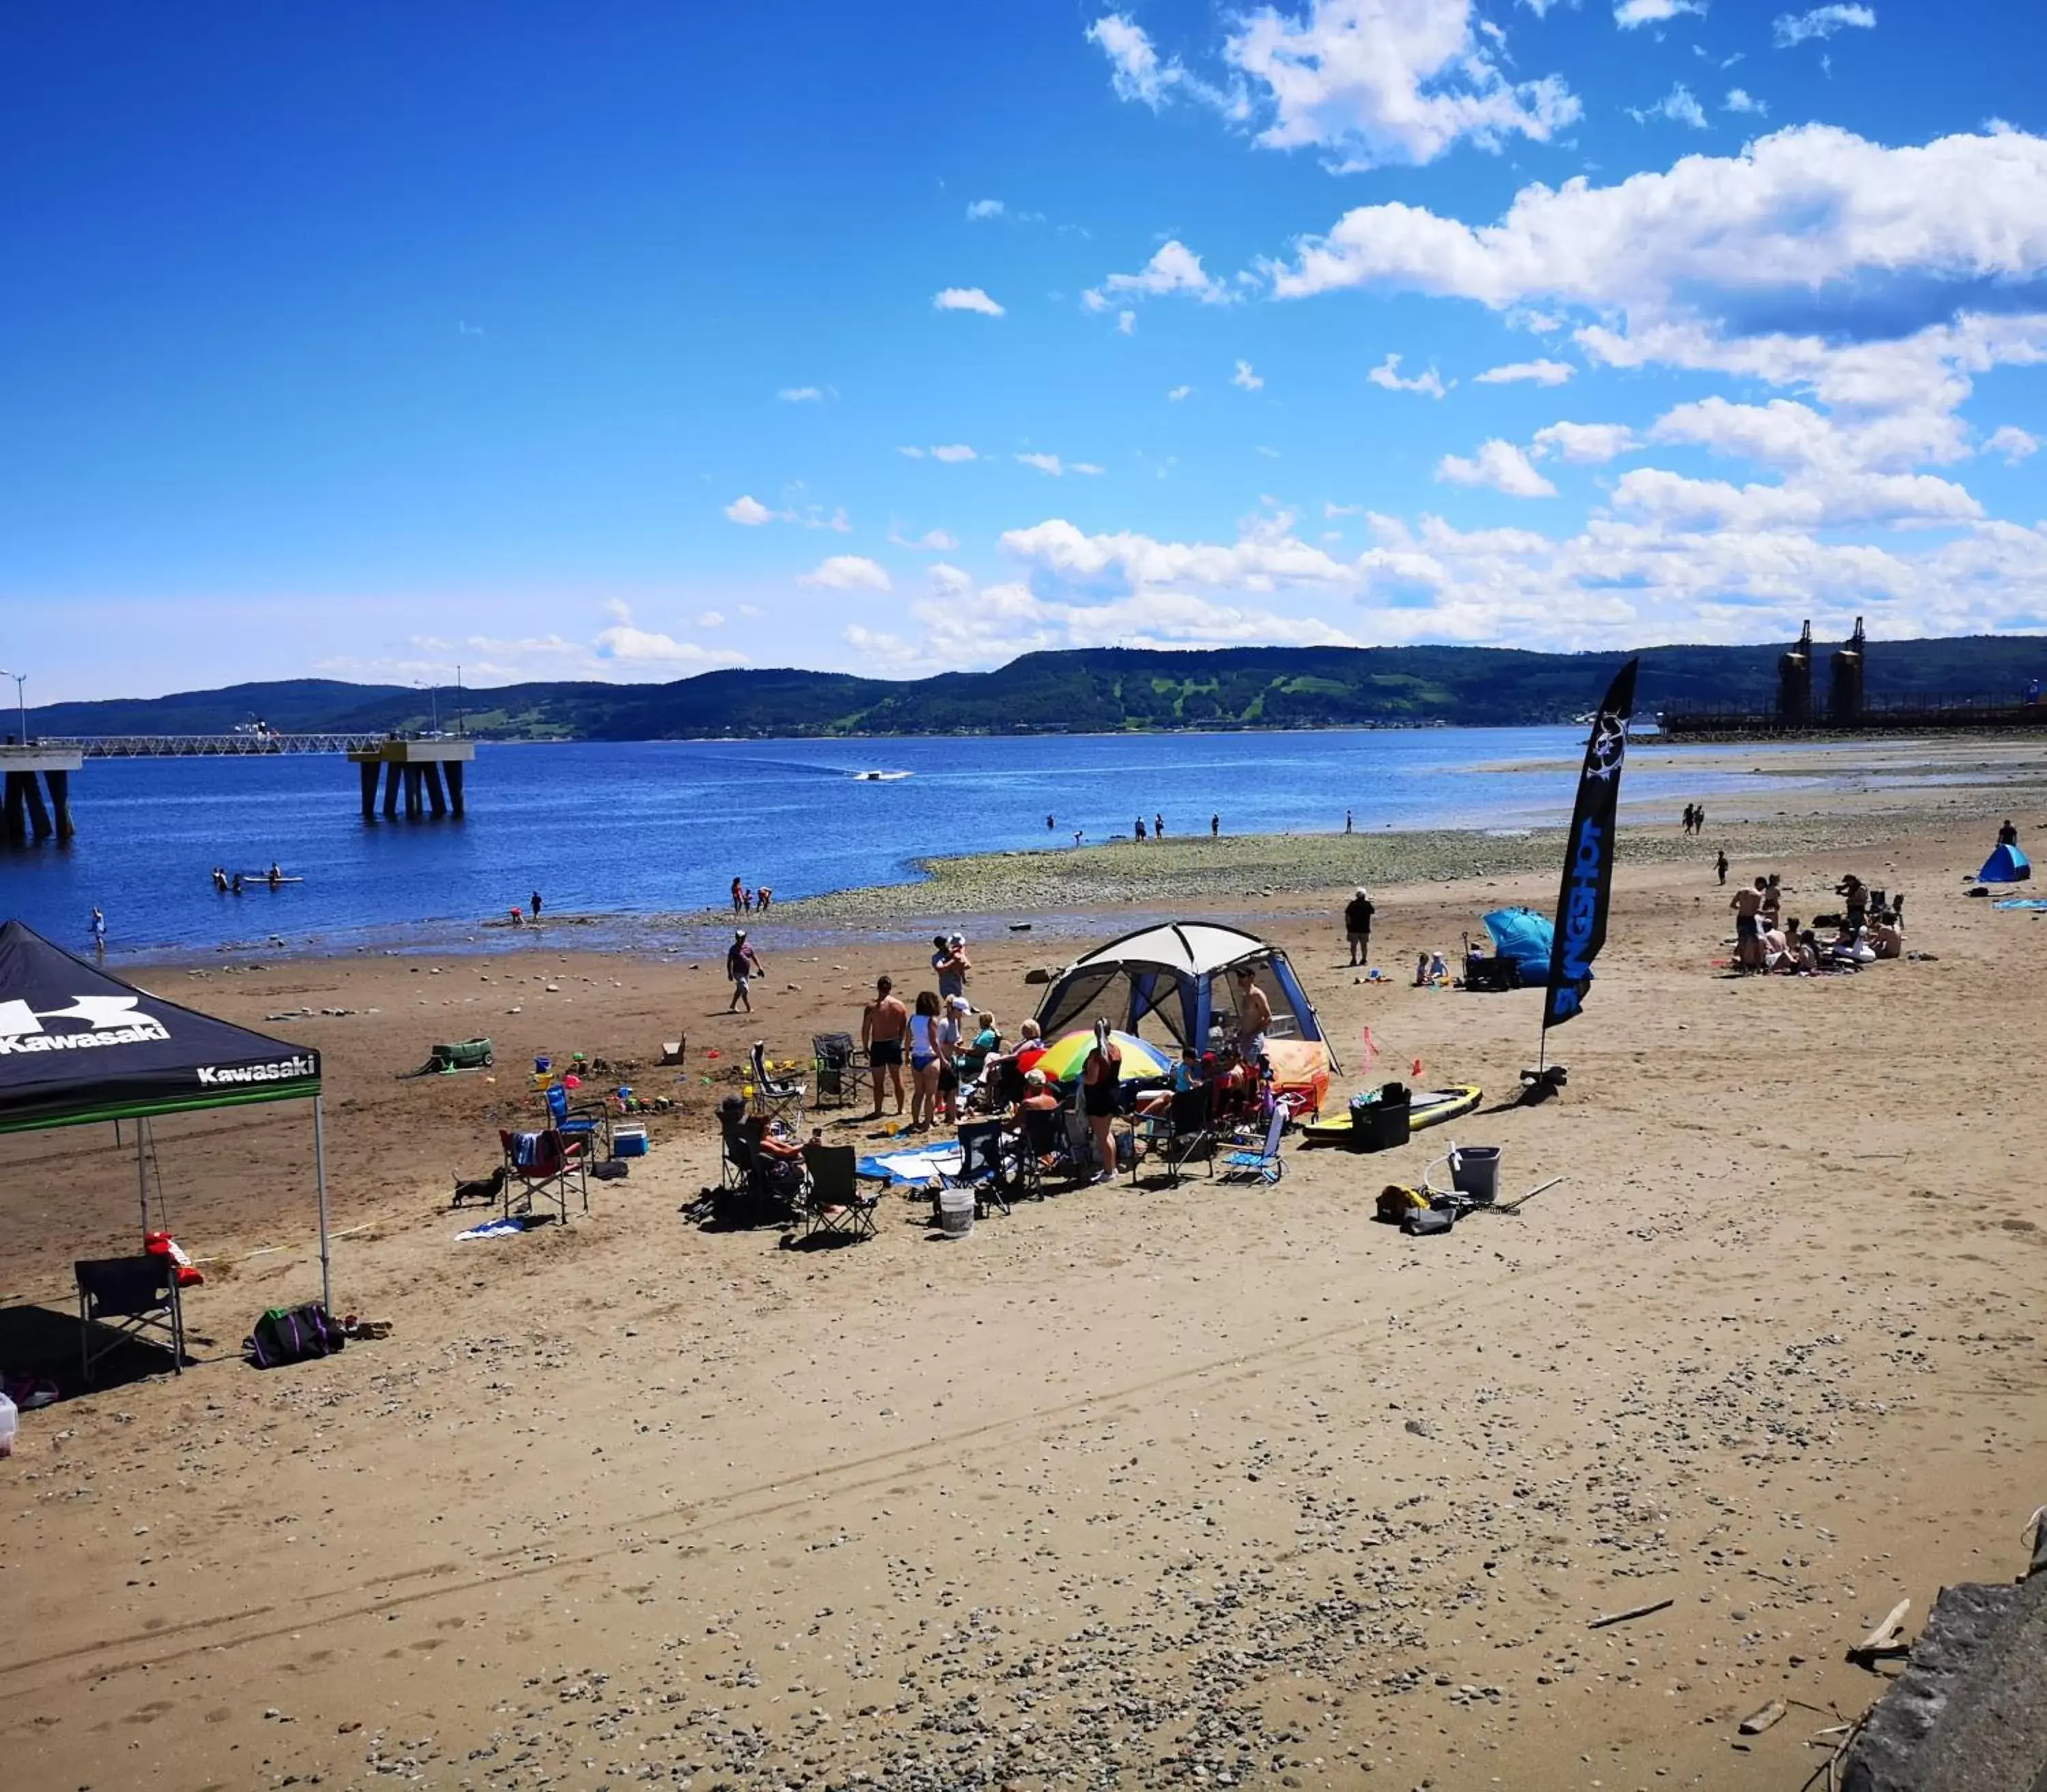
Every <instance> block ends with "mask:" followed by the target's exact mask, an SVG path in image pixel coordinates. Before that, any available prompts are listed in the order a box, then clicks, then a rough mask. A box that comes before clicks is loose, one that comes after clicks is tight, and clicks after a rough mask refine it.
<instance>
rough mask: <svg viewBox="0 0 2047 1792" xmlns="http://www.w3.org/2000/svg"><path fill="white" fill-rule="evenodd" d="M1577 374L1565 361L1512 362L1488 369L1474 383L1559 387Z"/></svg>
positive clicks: (1575, 369)
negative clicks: (1521, 383)
mask: <svg viewBox="0 0 2047 1792" xmlns="http://www.w3.org/2000/svg"><path fill="white" fill-rule="evenodd" d="M1576 372H1577V368H1575V367H1573V366H1572V365H1571V364H1570V363H1569V362H1567V361H1548V360H1543V361H1513V362H1508V363H1507V366H1504V367H1488V369H1486V370H1485V371H1484V373H1480V375H1479V376H1478V377H1477V381H1476V384H1478V385H1512V384H1514V383H1515V381H1522V380H1525V381H1529V382H1530V384H1532V385H1562V384H1563V383H1564V382H1565V381H1566V380H1568V379H1569V378H1570V377H1571V376H1572V375H1573V373H1576Z"/></svg>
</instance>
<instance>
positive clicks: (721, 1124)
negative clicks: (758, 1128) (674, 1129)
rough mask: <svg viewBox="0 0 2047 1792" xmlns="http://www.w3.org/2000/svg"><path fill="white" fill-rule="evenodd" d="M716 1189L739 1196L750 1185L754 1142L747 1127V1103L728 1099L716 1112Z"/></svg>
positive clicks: (751, 1183) (736, 1099) (736, 1098)
mask: <svg viewBox="0 0 2047 1792" xmlns="http://www.w3.org/2000/svg"><path fill="white" fill-rule="evenodd" d="M718 1135H719V1137H718V1146H719V1148H718V1187H719V1190H721V1191H722V1193H724V1194H744V1193H745V1191H746V1190H748V1189H749V1188H750V1187H752V1186H753V1138H752V1137H751V1136H750V1135H749V1132H748V1131H747V1127H746V1104H745V1102H744V1101H741V1100H740V1099H739V1098H738V1097H737V1096H733V1097H728V1098H727V1099H726V1101H725V1102H724V1103H723V1105H722V1106H721V1107H720V1108H719V1109H718Z"/></svg>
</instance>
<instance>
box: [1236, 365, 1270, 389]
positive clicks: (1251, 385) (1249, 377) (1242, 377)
mask: <svg viewBox="0 0 2047 1792" xmlns="http://www.w3.org/2000/svg"><path fill="white" fill-rule="evenodd" d="M1229 383H1230V384H1231V385H1233V386H1240V387H1242V388H1243V389H1244V391H1246V392H1256V391H1257V390H1258V389H1259V388H1260V387H1261V386H1262V385H1264V384H1265V382H1264V381H1263V380H1262V379H1260V377H1258V376H1257V374H1256V373H1253V372H1252V370H1251V363H1250V362H1248V361H1240V362H1237V364H1236V372H1235V373H1232V374H1231V375H1230V377H1229Z"/></svg>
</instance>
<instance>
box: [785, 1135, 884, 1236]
mask: <svg viewBox="0 0 2047 1792" xmlns="http://www.w3.org/2000/svg"><path fill="white" fill-rule="evenodd" d="M858 1161H859V1155H858V1153H857V1152H856V1151H854V1150H853V1147H852V1146H850V1145H817V1144H811V1145H806V1146H804V1147H803V1162H804V1163H805V1164H806V1165H807V1167H809V1170H810V1172H811V1182H810V1187H809V1188H808V1190H806V1192H805V1194H804V1197H803V1216H802V1217H803V1236H804V1237H806V1238H814V1237H816V1236H817V1235H818V1233H821V1232H823V1233H831V1234H833V1235H834V1237H842V1238H855V1239H858V1238H872V1237H873V1236H874V1210H875V1209H876V1207H878V1206H880V1204H881V1197H880V1195H878V1194H869V1192H868V1191H867V1190H865V1189H863V1188H862V1187H861V1186H860V1177H859V1175H858V1173H857V1171H856V1170H855V1168H854V1166H855V1165H856V1164H857V1163H858Z"/></svg>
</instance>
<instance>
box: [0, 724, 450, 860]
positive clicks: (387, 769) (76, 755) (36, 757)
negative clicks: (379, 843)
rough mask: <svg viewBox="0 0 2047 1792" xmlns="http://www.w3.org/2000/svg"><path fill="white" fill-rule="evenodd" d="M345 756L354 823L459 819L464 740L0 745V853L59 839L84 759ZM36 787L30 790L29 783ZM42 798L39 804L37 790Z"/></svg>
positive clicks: (70, 830) (67, 835)
mask: <svg viewBox="0 0 2047 1792" xmlns="http://www.w3.org/2000/svg"><path fill="white" fill-rule="evenodd" d="M308 753H334V754H345V755H346V757H347V758H348V760H349V761H350V764H354V766H356V767H357V768H358V771H359V773H360V781H361V785H362V819H364V820H365V821H368V822H373V821H376V820H377V819H379V812H378V801H377V798H378V785H379V782H380V780H381V784H382V798H383V801H382V813H381V819H384V820H385V821H396V820H397V819H399V818H400V816H401V815H403V817H404V819H405V820H407V821H423V820H426V819H429V818H431V819H442V818H444V817H452V818H454V819H458V820H459V819H461V817H462V813H463V807H464V802H463V789H462V784H463V775H464V773H465V772H466V771H467V769H468V768H469V766H470V764H471V763H472V762H474V760H475V758H476V742H475V741H473V740H471V739H470V738H469V737H467V736H466V735H457V736H454V737H445V736H443V737H439V738H436V739H431V740H420V739H416V738H410V737H404V736H393V735H389V734H361V733H358V734H348V733H329V734H281V733H274V732H273V731H271V730H268V729H266V730H264V731H263V732H261V733H248V732H231V733H225V734H94V735H77V736H72V737H62V738H51V739H45V740H37V741H31V742H29V744H28V745H21V744H19V743H17V742H16V741H13V740H12V739H10V740H9V741H7V742H6V744H5V745H0V771H4V772H5V773H6V782H5V787H4V791H5V794H4V798H0V846H29V845H32V844H33V845H36V846H40V845H41V844H42V843H43V842H45V841H46V840H48V839H51V838H55V839H56V842H57V843H58V844H59V845H60V846H61V845H63V844H64V843H65V842H68V841H69V840H70V839H71V838H72V836H73V835H74V834H75V832H76V829H75V826H74V825H73V823H72V815H71V774H72V772H75V771H78V770H79V768H81V767H82V766H83V764H85V762H86V761H87V760H88V759H265V758H272V757H280V756H283V755H287V754H308ZM37 780H41V782H40V783H39V782H38V781H37ZM45 791H47V792H48V799H47V800H45Z"/></svg>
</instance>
